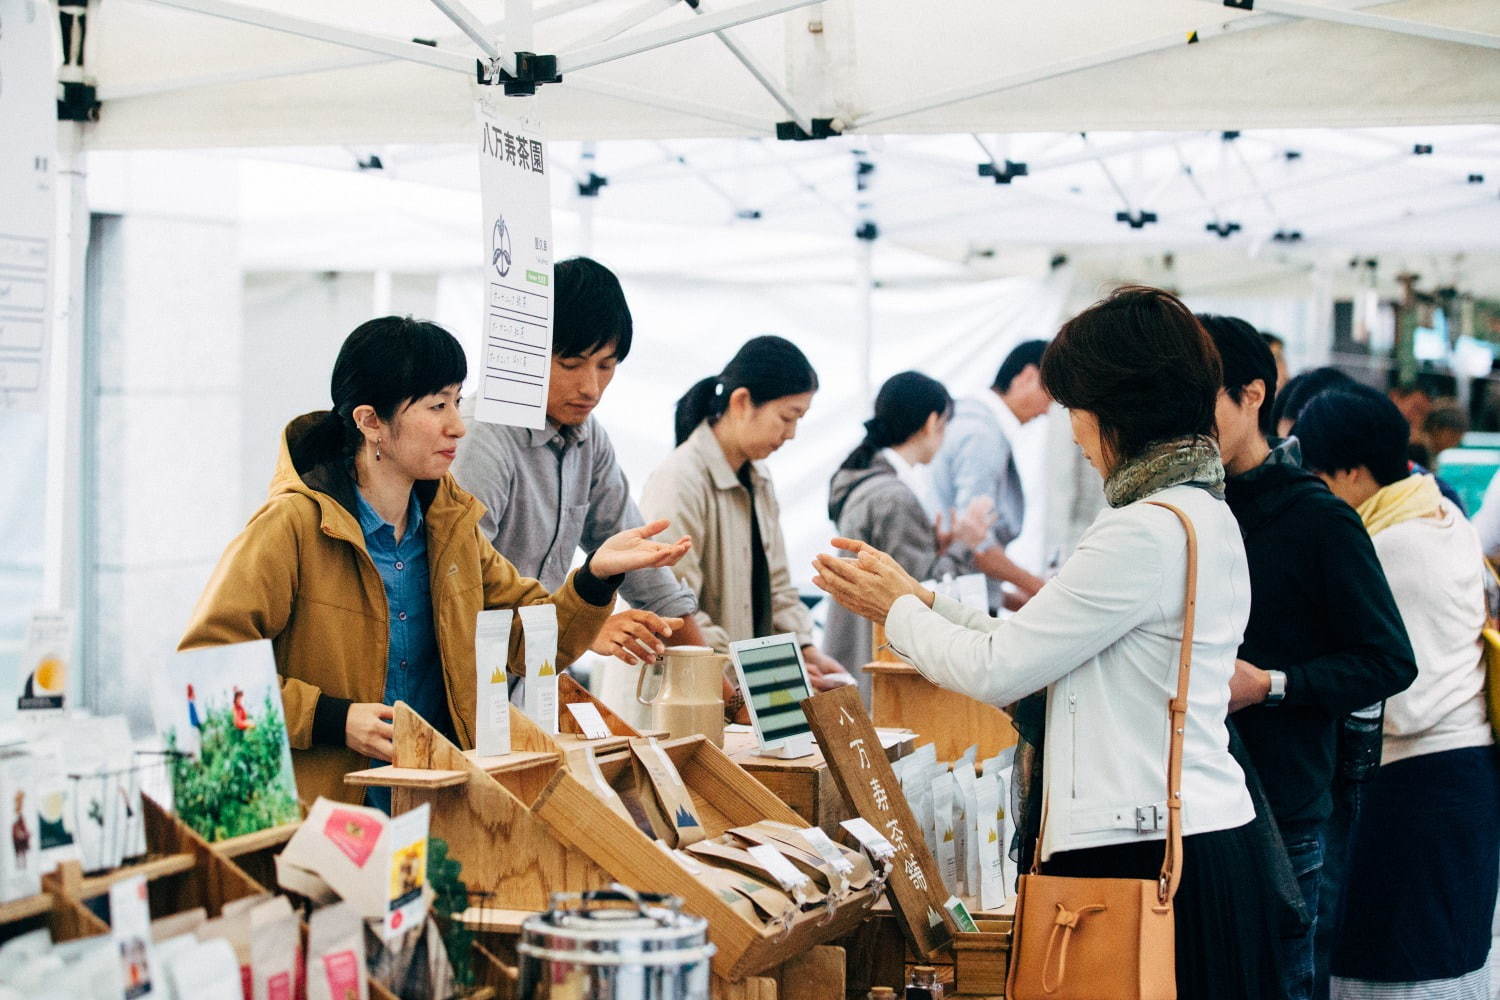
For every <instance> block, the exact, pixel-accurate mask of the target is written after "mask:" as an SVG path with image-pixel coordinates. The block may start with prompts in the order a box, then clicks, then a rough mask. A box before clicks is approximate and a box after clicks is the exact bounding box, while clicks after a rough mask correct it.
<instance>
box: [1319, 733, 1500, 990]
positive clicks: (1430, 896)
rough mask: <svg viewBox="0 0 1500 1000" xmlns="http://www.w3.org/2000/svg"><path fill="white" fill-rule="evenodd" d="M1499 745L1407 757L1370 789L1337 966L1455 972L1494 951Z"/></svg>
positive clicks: (1400, 976)
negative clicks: (1491, 947) (1491, 948)
mask: <svg viewBox="0 0 1500 1000" xmlns="http://www.w3.org/2000/svg"><path fill="white" fill-rule="evenodd" d="M1497 829H1500V770H1497V768H1496V763H1495V748H1494V747H1471V748H1468V749H1464V750H1447V751H1444V752H1442V753H1430V754H1422V755H1420V756H1417V757H1408V758H1407V759H1405V760H1399V761H1396V762H1395V763H1393V764H1385V765H1383V766H1382V767H1381V768H1380V770H1379V771H1377V772H1376V774H1375V777H1374V778H1373V779H1371V781H1370V783H1369V784H1368V785H1367V786H1366V788H1365V794H1364V799H1363V800H1362V801H1361V803H1360V807H1359V820H1358V823H1357V825H1356V826H1355V828H1354V833H1353V836H1352V837H1351V839H1350V843H1349V872H1348V879H1349V883H1348V889H1347V890H1346V892H1347V896H1346V901H1345V904H1344V905H1345V909H1344V914H1343V921H1342V923H1340V925H1339V938H1338V945H1337V947H1336V950H1335V951H1334V954H1333V974H1334V975H1335V976H1339V977H1342V978H1346V979H1364V980H1370V981H1373V982H1382V983H1419V982H1426V981H1428V980H1432V979H1453V978H1456V977H1458V976H1462V975H1465V974H1467V973H1470V972H1473V971H1475V970H1476V969H1479V968H1480V967H1482V966H1483V965H1484V963H1485V961H1486V960H1487V958H1488V956H1489V951H1490V934H1491V929H1490V928H1491V923H1490V922H1491V920H1492V919H1493V917H1494V913H1495V890H1496V872H1497V866H1500V833H1497V832H1496V831H1497Z"/></svg>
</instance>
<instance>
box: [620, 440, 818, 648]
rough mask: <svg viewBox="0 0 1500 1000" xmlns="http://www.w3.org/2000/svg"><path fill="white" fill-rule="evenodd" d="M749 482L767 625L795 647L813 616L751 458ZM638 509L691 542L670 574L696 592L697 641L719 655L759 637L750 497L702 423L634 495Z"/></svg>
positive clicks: (761, 472) (807, 640)
mask: <svg viewBox="0 0 1500 1000" xmlns="http://www.w3.org/2000/svg"><path fill="white" fill-rule="evenodd" d="M750 482H751V484H752V485H753V486H754V489H755V514H756V517H757V519H758V520H759V522H760V537H761V538H762V539H763V540H764V541H765V543H766V562H767V563H768V564H769V566H770V570H771V623H772V627H773V628H774V629H775V630H776V631H777V632H795V633H796V634H797V639H798V642H799V643H800V644H801V645H809V644H811V643H812V616H811V615H810V614H808V611H807V608H806V606H805V605H803V603H802V599H801V598H800V597H798V596H797V588H796V587H794V586H792V578H791V574H789V573H788V572H787V564H786V540H785V539H784V538H783V537H782V534H781V507H780V506H779V505H778V504H777V503H776V493H775V491H774V490H773V489H772V487H771V477H770V475H769V474H768V473H767V471H766V468H765V466H764V465H763V464H762V463H760V462H752V463H750ZM641 513H642V514H644V515H645V517H646V520H648V521H651V520H655V519H657V518H663V517H664V518H666V519H667V520H669V521H671V522H672V527H671V528H670V529H669V532H668V533H669V534H671V535H673V536H677V535H680V534H681V535H689V536H691V537H692V539H693V548H692V550H691V551H689V552H688V554H687V555H685V556H683V557H682V559H680V560H679V561H678V563H677V565H676V566H675V567H673V572H675V573H676V574H677V578H678V579H679V580H681V581H682V582H683V583H685V584H687V586H688V588H689V589H690V590H692V592H693V593H694V594H696V595H697V596H698V611H697V613H696V614H694V615H693V618H694V620H695V621H697V623H698V628H699V629H701V630H702V632H703V638H704V640H705V641H706V642H707V643H708V644H709V645H710V646H712V647H713V648H714V649H716V650H718V651H719V652H726V651H727V649H728V646H729V643H731V642H734V641H736V640H739V639H754V638H758V637H757V636H756V635H755V625H754V622H755V617H754V612H753V611H752V609H751V606H750V599H751V586H750V577H751V562H750V494H749V492H747V491H746V489H745V487H744V486H743V485H741V483H740V480H739V477H738V476H736V475H735V473H734V470H733V469H731V468H730V467H729V462H728V460H726V459H725V458H724V450H723V449H722V448H720V447H719V441H718V439H717V438H716V437H714V432H713V430H712V429H711V428H710V427H709V425H708V422H707V421H705V422H703V423H702V424H699V425H698V429H697V430H695V431H693V433H692V435H691V436H690V437H689V438H688V439H687V440H686V441H684V442H683V443H682V444H680V445H678V446H677V449H676V450H675V451H673V452H672V454H670V455H668V456H667V459H666V461H664V462H662V464H661V465H659V466H657V468H656V471H655V472H653V473H651V478H649V479H647V480H646V487H645V489H644V490H643V491H642V493H641Z"/></svg>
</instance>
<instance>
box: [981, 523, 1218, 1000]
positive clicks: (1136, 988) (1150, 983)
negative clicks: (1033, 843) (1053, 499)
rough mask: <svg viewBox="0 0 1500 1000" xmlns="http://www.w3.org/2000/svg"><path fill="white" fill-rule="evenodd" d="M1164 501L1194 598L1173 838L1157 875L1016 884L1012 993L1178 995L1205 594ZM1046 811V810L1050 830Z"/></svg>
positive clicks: (1144, 999) (1145, 999) (1066, 999)
mask: <svg viewBox="0 0 1500 1000" xmlns="http://www.w3.org/2000/svg"><path fill="white" fill-rule="evenodd" d="M1148 502H1149V503H1152V504H1153V506H1157V507H1165V508H1166V509H1167V510H1170V511H1171V512H1172V513H1173V514H1176V515H1177V519H1178V520H1179V521H1181V522H1182V526H1183V528H1184V529H1185V530H1186V531H1187V542H1188V555H1187V597H1186V600H1185V601H1184V604H1183V609H1184V613H1183V620H1182V645H1181V647H1180V649H1179V651H1178V657H1177V693H1176V697H1174V698H1172V699H1171V701H1169V702H1168V703H1167V708H1168V712H1169V714H1170V718H1171V727H1172V728H1171V738H1170V740H1171V746H1170V749H1169V751H1168V753H1167V840H1166V845H1165V851H1164V857H1163V858H1162V864H1161V875H1160V876H1159V877H1158V878H1156V879H1154V880H1153V879H1130V878H1069V877H1065V876H1058V875H1041V874H1038V872H1037V860H1036V859H1037V858H1038V857H1039V856H1040V855H1041V846H1040V844H1038V846H1037V849H1036V850H1035V851H1033V852H1032V862H1031V873H1030V874H1029V875H1022V876H1021V877H1020V879H1019V880H1018V886H1017V891H1016V917H1015V924H1014V927H1015V931H1014V934H1013V938H1012V941H1011V952H1010V973H1009V976H1008V977H1007V980H1006V986H1005V995H1006V997H1007V998H1008V1000H1177V955H1176V932H1175V929H1174V926H1173V922H1172V919H1173V918H1172V897H1173V896H1175V895H1176V894H1177V885H1178V882H1179V881H1181V879H1182V744H1183V736H1184V729H1185V727H1186V724H1187V710H1188V676H1189V674H1190V673H1191V671H1192V664H1193V618H1194V611H1195V608H1196V604H1197V598H1198V536H1197V533H1196V532H1195V531H1194V530H1193V522H1192V521H1190V520H1189V519H1188V516H1187V515H1186V514H1184V513H1183V512H1182V511H1181V510H1179V509H1178V508H1176V507H1173V506H1172V505H1171V504H1165V503H1157V502H1156V501H1148ZM1046 825H1047V810H1046V807H1045V804H1044V806H1043V809H1042V828H1043V829H1044V830H1045V828H1046Z"/></svg>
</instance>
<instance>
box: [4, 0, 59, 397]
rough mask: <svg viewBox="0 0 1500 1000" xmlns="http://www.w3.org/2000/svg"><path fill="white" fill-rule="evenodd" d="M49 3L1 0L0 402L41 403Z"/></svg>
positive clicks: (51, 110)
mask: <svg viewBox="0 0 1500 1000" xmlns="http://www.w3.org/2000/svg"><path fill="white" fill-rule="evenodd" d="M50 11H51V7H50V5H48V4H43V3H35V2H31V0H0V135H3V136H5V141H4V142H3V143H0V191H3V192H5V195H4V197H0V410H29V411H33V412H37V411H41V410H44V409H45V408H46V400H47V355H48V350H49V345H50V342H51V325H52V324H51V318H52V317H51V294H50V290H49V286H50V282H51V265H52V252H53V227H54V226H55V224H56V217H55V215H54V209H53V202H52V160H53V159H54V158H55V157H56V155H57V106H56V97H57V95H56V89H57V82H56V72H55V70H54V68H53V65H52V50H53V43H52V33H53V32H55V31H56V22H55V21H54V20H53V18H52V16H51V14H50Z"/></svg>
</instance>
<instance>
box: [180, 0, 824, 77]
mask: <svg viewBox="0 0 1500 1000" xmlns="http://www.w3.org/2000/svg"><path fill="white" fill-rule="evenodd" d="M158 2H160V0H158ZM822 2H823V0H749V2H748V3H742V4H740V5H739V6H737V7H732V8H730V9H729V10H724V11H720V12H719V13H717V14H705V15H703V16H702V17H699V18H695V19H693V20H691V21H685V22H683V23H682V24H674V25H668V26H667V27H664V28H658V29H656V30H654V31H643V32H640V33H639V34H634V35H630V36H628V37H625V38H616V39H613V40H611V41H608V42H604V43H601V44H599V45H592V46H589V47H587V48H582V49H579V50H577V51H576V52H569V53H566V54H563V55H559V56H558V57H557V71H558V72H559V73H562V74H564V75H566V74H568V73H576V72H578V71H579V70H582V69H588V68H589V67H591V66H599V65H602V64H604V63H607V62H614V61H615V60H616V59H624V58H626V57H627V56H634V55H640V54H641V53H642V52H650V51H651V50H652V49H659V48H662V47H663V46H667V45H673V44H675V43H677V42H685V41H687V40H688V39H690V38H697V37H699V36H700V35H711V34H713V33H714V32H716V31H722V30H724V29H725V28H733V27H735V26H737V25H741V24H745V23H747V22H749V21H759V20H761V19H762V18H767V17H774V16H775V15H777V14H785V13H786V12H787V11H789V10H797V9H798V8H800V7H811V6H812V5H813V4H815V3H822Z"/></svg>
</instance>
